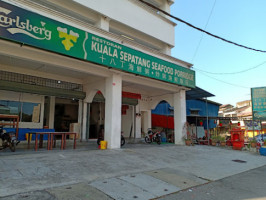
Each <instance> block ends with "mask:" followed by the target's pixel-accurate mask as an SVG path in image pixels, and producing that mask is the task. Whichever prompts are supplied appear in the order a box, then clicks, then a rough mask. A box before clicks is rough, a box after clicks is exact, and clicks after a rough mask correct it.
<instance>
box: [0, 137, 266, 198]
mask: <svg viewBox="0 0 266 200" xmlns="http://www.w3.org/2000/svg"><path fill="white" fill-rule="evenodd" d="M233 160H239V161H240V162H235V161H233ZM241 161H244V162H241ZM264 165H266V157H265V156H260V155H259V154H256V153H251V152H248V151H235V150H231V149H229V148H221V147H212V146H210V147H208V146H190V147H188V146H176V145H172V144H162V145H160V146H159V145H157V144H126V145H125V146H124V147H123V148H122V149H118V150H98V149H97V146H96V144H95V143H94V142H93V143H91V142H89V143H84V142H83V143H82V145H78V148H77V149H76V150H73V149H71V147H70V146H69V145H68V149H67V150H59V148H57V149H54V150H52V151H47V150H40V151H37V152H34V151H33V150H32V149H30V150H28V151H25V150H23V149H18V150H17V152H15V153H11V152H9V151H6V152H0V199H20V198H23V199H93V200H97V199H143V200H144V199H152V198H158V197H160V196H165V195H168V194H171V193H174V192H178V191H180V190H183V189H187V188H191V187H195V186H197V185H201V184H206V183H209V182H212V181H215V180H219V179H222V178H225V177H229V176H232V175H235V174H238V173H241V172H245V171H247V170H250V169H254V168H258V167H261V166H264Z"/></svg>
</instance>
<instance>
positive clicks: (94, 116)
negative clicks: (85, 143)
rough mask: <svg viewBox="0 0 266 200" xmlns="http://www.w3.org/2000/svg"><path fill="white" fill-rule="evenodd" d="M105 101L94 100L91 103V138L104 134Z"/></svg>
mask: <svg viewBox="0 0 266 200" xmlns="http://www.w3.org/2000/svg"><path fill="white" fill-rule="evenodd" d="M104 118H105V103H104V102H92V103H91V104H90V133H89V139H95V138H98V137H99V134H104V132H103V131H104Z"/></svg>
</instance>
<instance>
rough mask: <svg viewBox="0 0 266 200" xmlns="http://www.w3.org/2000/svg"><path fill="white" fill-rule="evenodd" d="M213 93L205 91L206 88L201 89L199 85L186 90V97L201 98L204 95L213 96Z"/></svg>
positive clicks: (189, 98)
mask: <svg viewBox="0 0 266 200" xmlns="http://www.w3.org/2000/svg"><path fill="white" fill-rule="evenodd" d="M213 96H214V95H213V94H211V93H209V92H207V91H206V90H203V89H201V88H199V87H197V86H196V87H195V88H193V89H191V90H189V91H187V92H186V99H187V100H192V99H202V98H206V97H213Z"/></svg>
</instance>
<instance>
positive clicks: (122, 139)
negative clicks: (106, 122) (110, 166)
mask: <svg viewBox="0 0 266 200" xmlns="http://www.w3.org/2000/svg"><path fill="white" fill-rule="evenodd" d="M103 140H104V133H103V131H101V134H99V137H98V139H97V144H98V145H100V142H101V141H103ZM125 143H126V140H125V138H124V136H123V131H122V132H121V143H120V145H121V147H122V146H124V145H125Z"/></svg>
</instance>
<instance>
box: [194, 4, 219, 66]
mask: <svg viewBox="0 0 266 200" xmlns="http://www.w3.org/2000/svg"><path fill="white" fill-rule="evenodd" d="M215 5H216V0H214V3H213V5H212V9H211V12H210V14H209V17H208V19H207V22H206V24H205V27H204V30H206V28H207V26H208V24H209V21H210V19H211V16H212V13H213V10H214V7H215ZM203 34H204V33H201V37H200V40H199V43H198V45H197V48H196V50H195V52H194V55H193V57H192V60H191V62H192V63H193V61H194V59H195V57H196V55H197V53H198V50H199V47H200V45H201V41H202V39H203Z"/></svg>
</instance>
